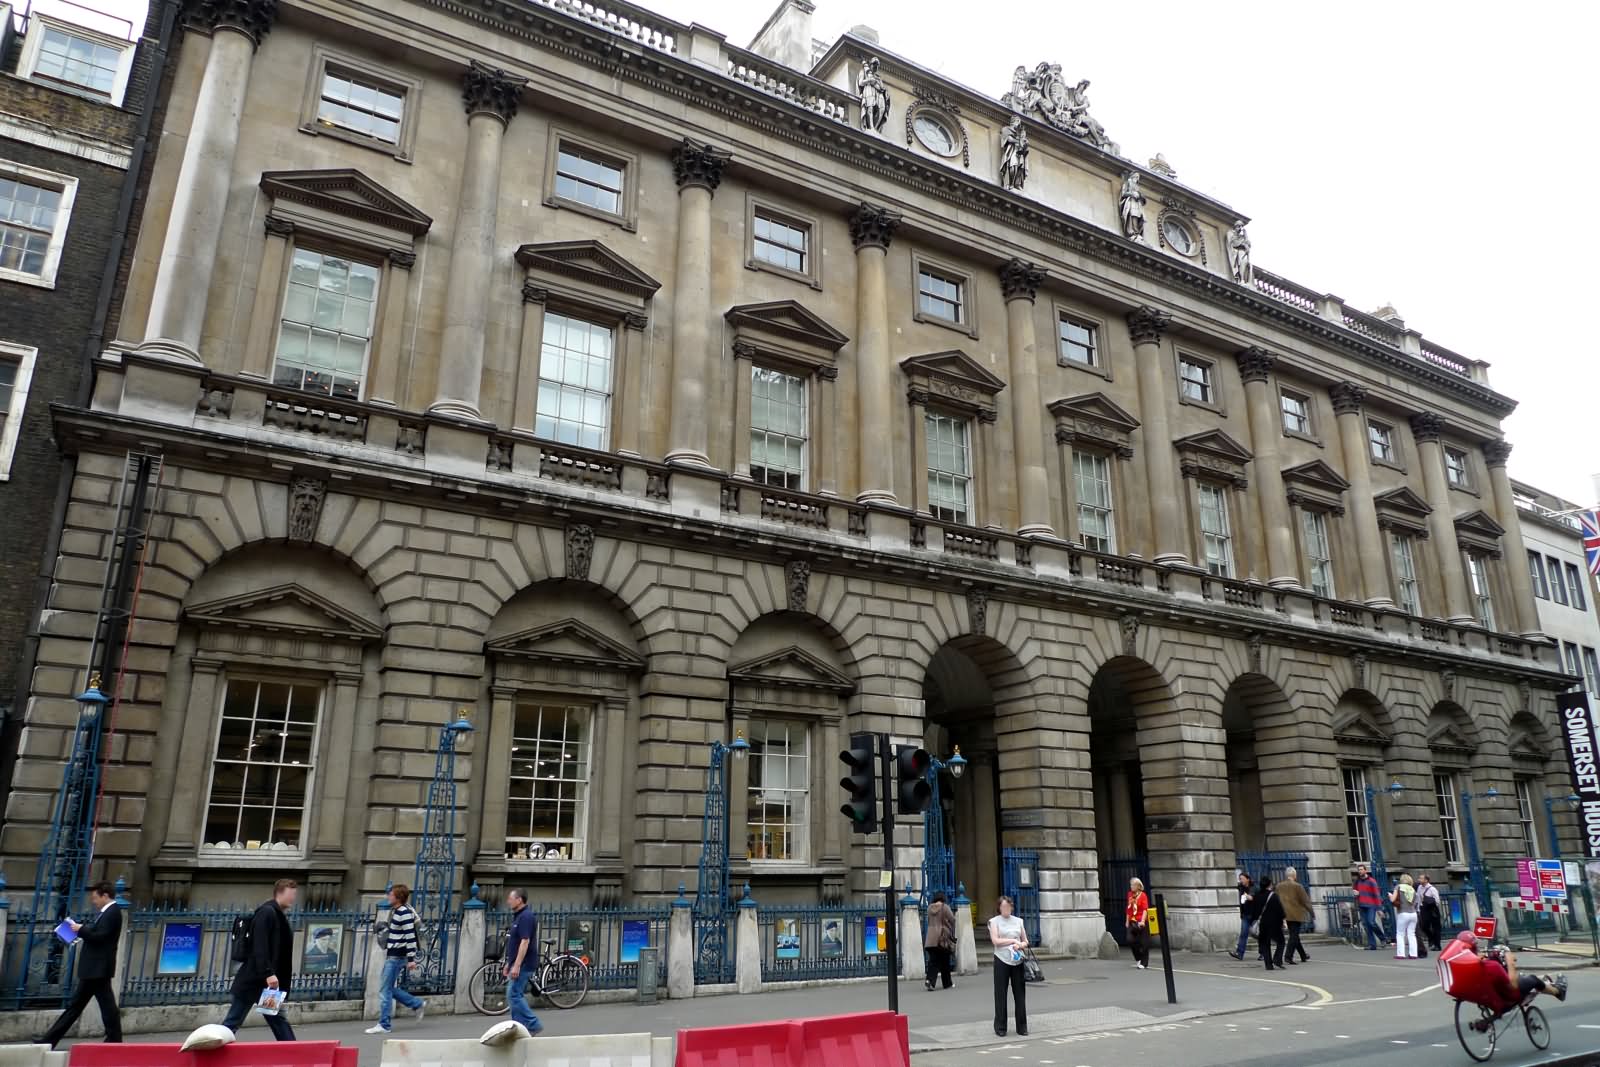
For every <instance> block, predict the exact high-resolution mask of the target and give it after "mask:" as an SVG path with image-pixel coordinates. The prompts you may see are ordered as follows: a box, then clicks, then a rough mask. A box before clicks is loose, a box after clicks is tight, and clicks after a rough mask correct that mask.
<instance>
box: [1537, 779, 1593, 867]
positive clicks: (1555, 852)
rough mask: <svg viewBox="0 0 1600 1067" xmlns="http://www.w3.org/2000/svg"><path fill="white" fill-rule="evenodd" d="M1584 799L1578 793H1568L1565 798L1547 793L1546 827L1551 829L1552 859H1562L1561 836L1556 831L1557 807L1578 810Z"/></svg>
mask: <svg viewBox="0 0 1600 1067" xmlns="http://www.w3.org/2000/svg"><path fill="white" fill-rule="evenodd" d="M1582 799H1583V798H1582V797H1580V796H1579V795H1578V794H1576V793H1568V794H1567V795H1566V796H1564V797H1553V796H1551V795H1550V794H1548V793H1546V794H1545V798H1544V818H1545V825H1546V826H1548V827H1549V828H1550V858H1551V859H1553V860H1558V859H1560V858H1561V835H1560V833H1558V832H1557V830H1556V805H1557V804H1565V805H1566V806H1567V808H1568V809H1569V810H1574V811H1575V810H1577V807H1578V803H1579V801H1581V800H1582Z"/></svg>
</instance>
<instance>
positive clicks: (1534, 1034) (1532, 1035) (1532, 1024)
mask: <svg viewBox="0 0 1600 1067" xmlns="http://www.w3.org/2000/svg"><path fill="white" fill-rule="evenodd" d="M1522 1024H1523V1025H1524V1026H1526V1027H1527V1028H1528V1040H1529V1041H1532V1042H1533V1047H1534V1048H1536V1049H1541V1050H1542V1049H1547V1048H1549V1047H1550V1024H1549V1023H1548V1022H1546V1021H1545V1017H1544V1012H1542V1011H1540V1010H1539V1009H1538V1008H1536V1007H1534V1006H1533V1005H1532V1004H1529V1005H1528V1006H1527V1007H1526V1008H1523V1009H1522Z"/></svg>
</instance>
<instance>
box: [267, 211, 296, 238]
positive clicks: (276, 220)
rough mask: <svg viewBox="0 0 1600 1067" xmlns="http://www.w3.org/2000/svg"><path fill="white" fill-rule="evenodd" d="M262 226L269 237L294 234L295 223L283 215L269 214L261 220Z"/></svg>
mask: <svg viewBox="0 0 1600 1067" xmlns="http://www.w3.org/2000/svg"><path fill="white" fill-rule="evenodd" d="M261 226H262V229H264V230H266V232H267V236H268V237H293V236H294V223H293V222H292V221H290V220H289V219H286V218H284V217H283V216H281V215H268V216H267V217H266V218H264V219H262V220H261Z"/></svg>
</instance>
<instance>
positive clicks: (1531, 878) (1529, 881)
mask: <svg viewBox="0 0 1600 1067" xmlns="http://www.w3.org/2000/svg"><path fill="white" fill-rule="evenodd" d="M1537 864H1538V861H1537V860H1518V861H1517V896H1518V898H1520V899H1522V900H1538V899H1539V870H1538V866H1537Z"/></svg>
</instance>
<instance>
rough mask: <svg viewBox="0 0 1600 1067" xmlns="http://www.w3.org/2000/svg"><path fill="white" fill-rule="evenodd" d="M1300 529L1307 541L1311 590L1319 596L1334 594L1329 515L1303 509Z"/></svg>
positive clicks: (1307, 560) (1307, 562) (1307, 567)
mask: <svg viewBox="0 0 1600 1067" xmlns="http://www.w3.org/2000/svg"><path fill="white" fill-rule="evenodd" d="M1300 530H1301V535H1302V538H1303V540H1304V541H1305V553H1306V570H1307V572H1308V573H1309V575H1310V578H1311V591H1312V592H1313V593H1315V594H1317V595H1318V596H1325V597H1332V596H1333V546H1332V545H1331V544H1330V543H1329V541H1328V516H1327V514H1326V513H1325V512H1321V511H1302V512H1301V513H1300Z"/></svg>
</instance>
